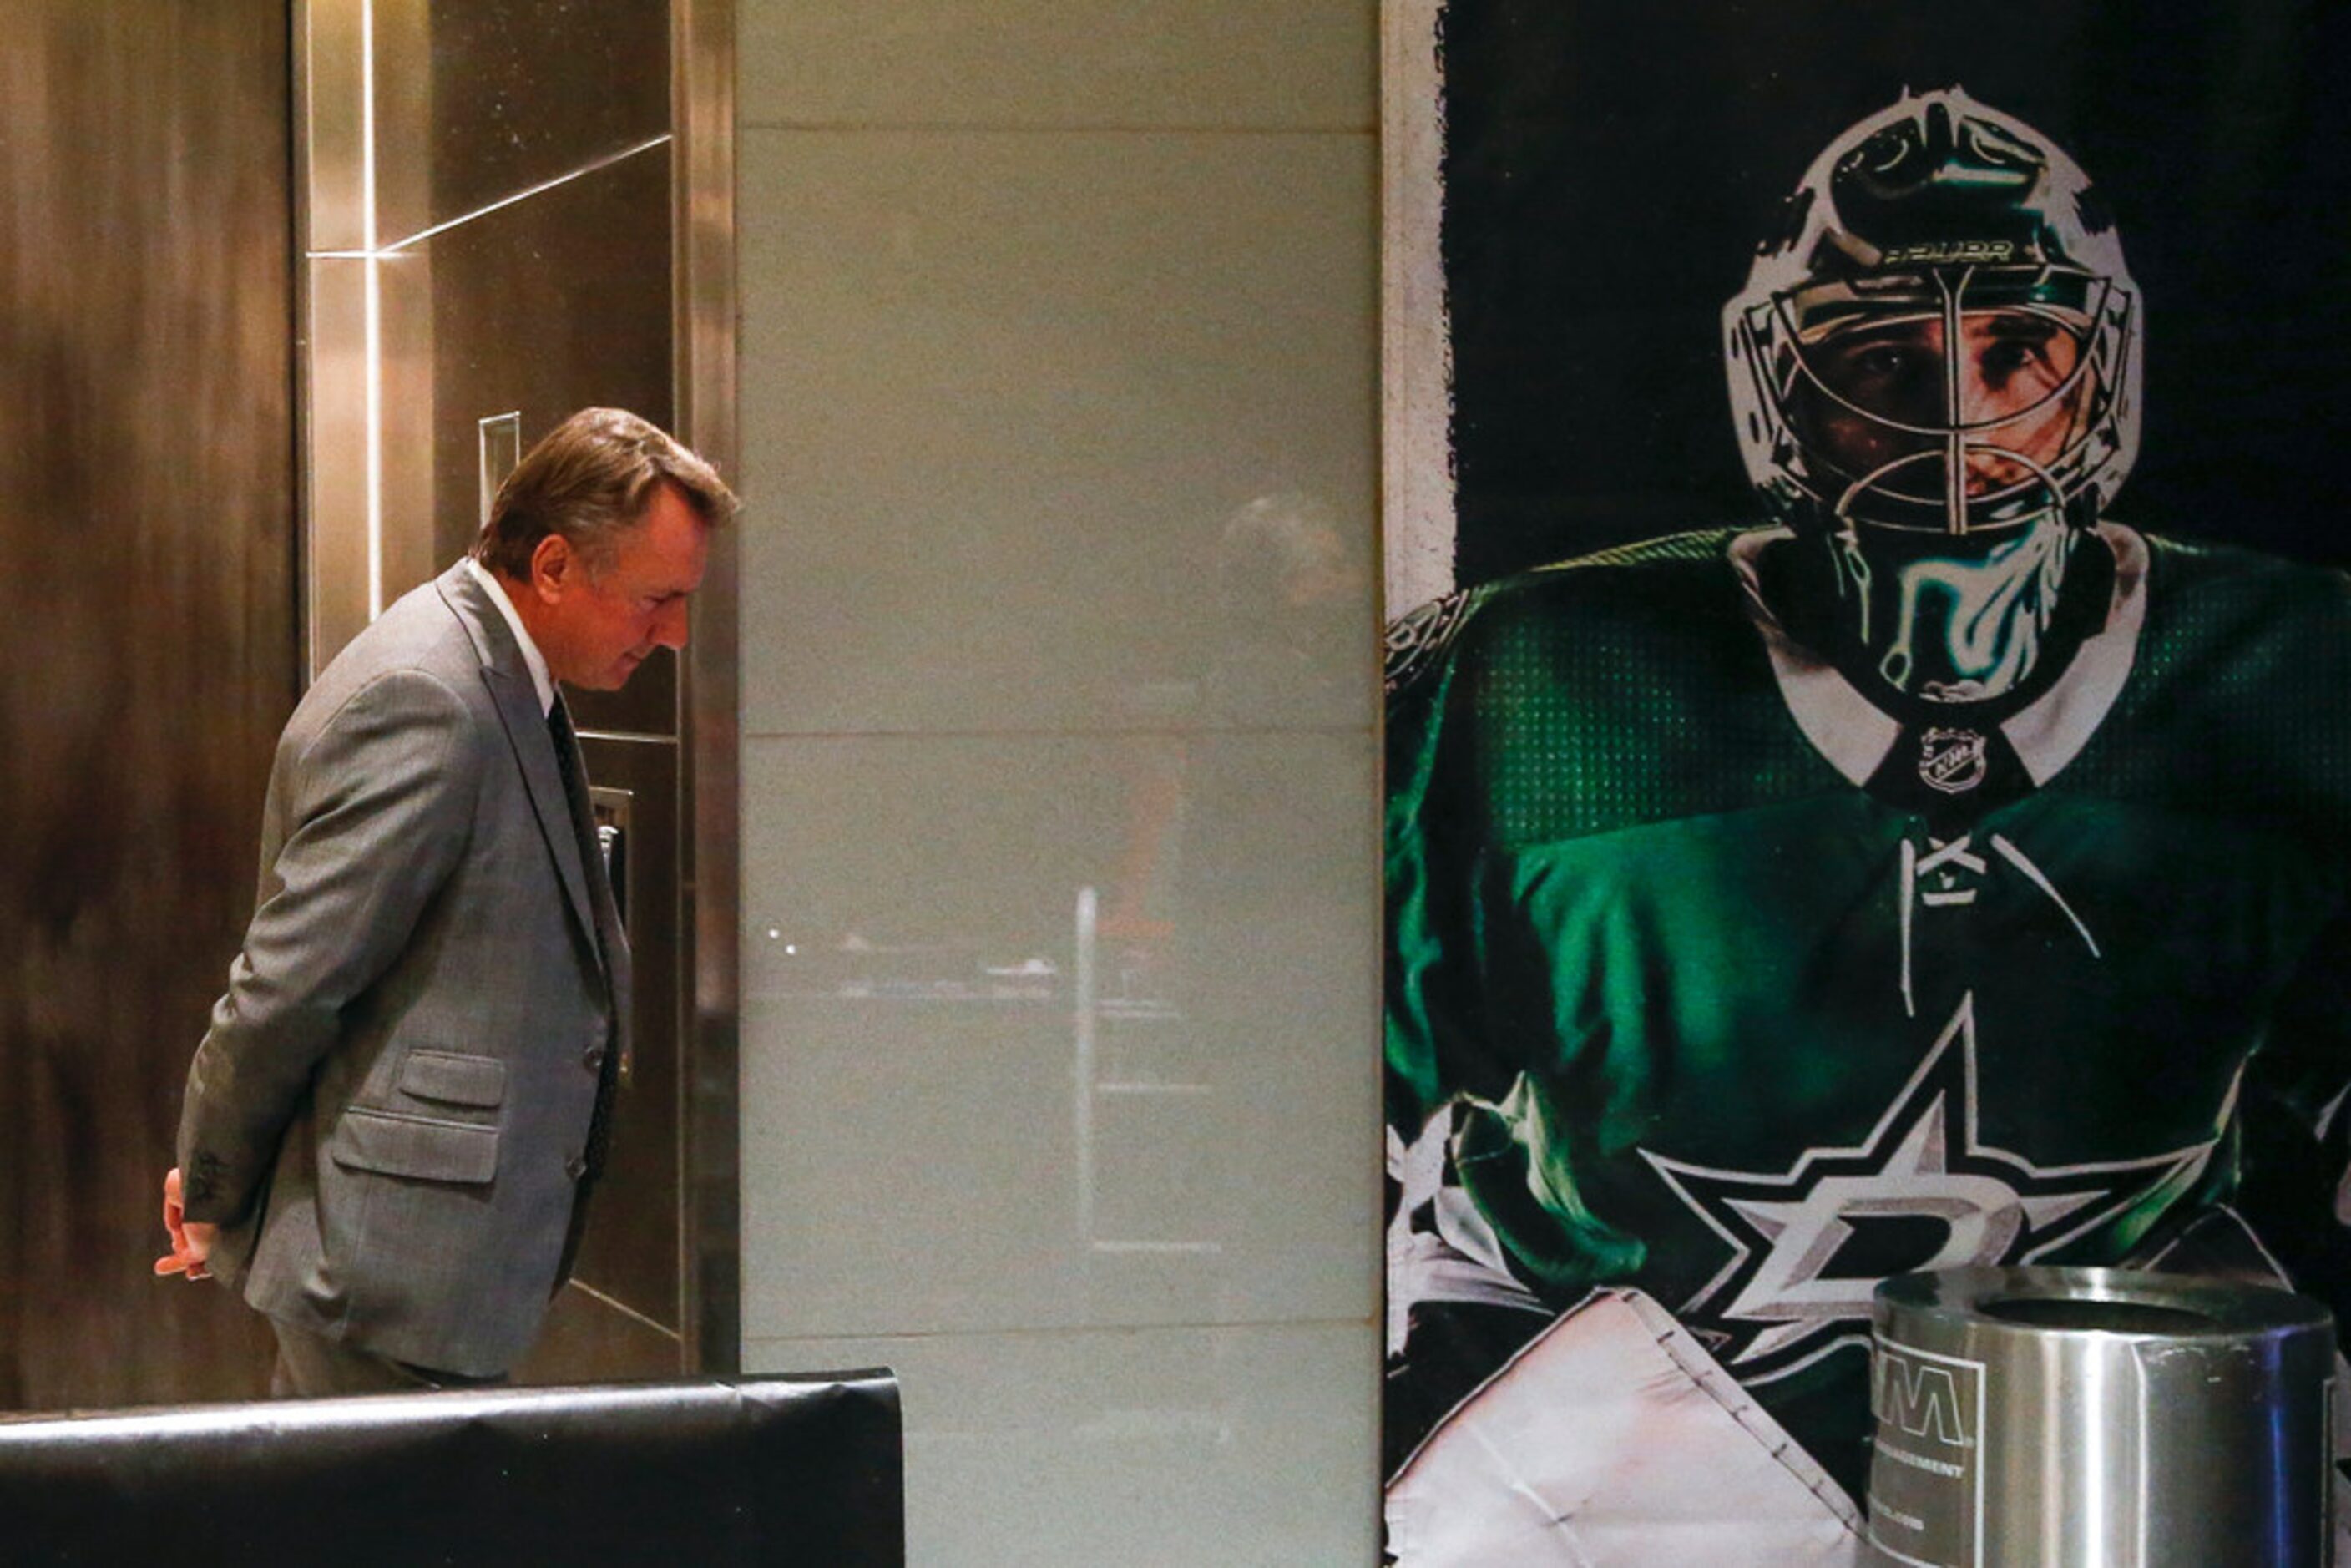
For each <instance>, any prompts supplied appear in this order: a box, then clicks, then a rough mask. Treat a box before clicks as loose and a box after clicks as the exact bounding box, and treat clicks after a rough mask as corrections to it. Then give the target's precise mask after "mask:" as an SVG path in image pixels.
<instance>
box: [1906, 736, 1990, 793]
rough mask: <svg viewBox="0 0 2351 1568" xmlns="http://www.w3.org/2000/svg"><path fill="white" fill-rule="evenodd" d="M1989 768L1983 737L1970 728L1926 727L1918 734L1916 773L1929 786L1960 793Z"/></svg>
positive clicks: (1971, 787) (1973, 786)
mask: <svg viewBox="0 0 2351 1568" xmlns="http://www.w3.org/2000/svg"><path fill="white" fill-rule="evenodd" d="M1989 771H1991V765H1990V763H1989V762H1988V761H1987V760H1986V759H1985V756H1984V737H1982V736H1980V735H1979V734H1978V733H1976V732H1975V731H1974V730H1972V729H1930V730H1928V732H1927V733H1926V734H1925V735H1924V736H1922V737H1920V738H1919V746H1918V777H1919V778H1920V779H1924V780H1926V782H1927V786H1928V788H1929V789H1940V790H1941V791H1942V792H1943V793H1944V794H1946V795H1964V794H1966V793H1967V792H1968V791H1969V790H1970V789H1974V788H1975V787H1976V786H1977V785H1979V784H1980V783H1982V782H1983V781H1984V775H1985V774H1986V773H1987V772H1989Z"/></svg>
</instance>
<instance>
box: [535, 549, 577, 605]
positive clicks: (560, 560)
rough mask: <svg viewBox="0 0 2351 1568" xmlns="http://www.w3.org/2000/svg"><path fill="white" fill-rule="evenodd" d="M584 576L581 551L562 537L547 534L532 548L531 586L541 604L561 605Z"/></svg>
mask: <svg viewBox="0 0 2351 1568" xmlns="http://www.w3.org/2000/svg"><path fill="white" fill-rule="evenodd" d="M579 580H580V552H579V551H578V550H575V549H572V548H571V541H570V540H569V539H567V538H564V537H563V536H562V535H561V534H548V535H545V536H544V537H542V538H540V539H539V541H538V544H537V545H535V546H533V547H532V548H531V552H530V587H531V591H532V592H533V593H535V594H536V595H538V601H539V602H540V603H542V604H554V603H557V602H559V601H560V600H561V599H562V598H563V596H564V594H565V593H566V592H567V591H569V590H570V589H571V588H572V587H573V586H574V585H576V584H577V583H578V581H579Z"/></svg>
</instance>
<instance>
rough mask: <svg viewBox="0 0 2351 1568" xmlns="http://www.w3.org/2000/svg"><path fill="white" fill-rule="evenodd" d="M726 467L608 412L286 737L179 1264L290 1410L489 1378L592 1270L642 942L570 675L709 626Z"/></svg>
mask: <svg viewBox="0 0 2351 1568" xmlns="http://www.w3.org/2000/svg"><path fill="white" fill-rule="evenodd" d="M734 505H735V501H734V497H732V496H731V495H729V494H728V493H727V490H726V486H725V485H724V484H723V483H722V482H721V481H720V480H719V478H718V476H717V475H716V473H715V472H713V471H712V469H711V468H710V466H709V465H707V464H705V462H703V461H702V459H700V458H699V457H697V456H695V455H694V454H693V453H691V452H688V451H687V450H685V448H684V447H683V446H681V445H679V444H677V443H676V442H675V441H674V440H672V439H671V438H670V437H669V436H667V435H665V434H663V433H662V432H661V431H659V430H657V429H655V428H654V427H653V425H651V424H648V423H645V422H644V421H643V420H642V419H639V418H637V417H636V416H635V415H633V414H630V413H622V412H620V411H617V410H612V409H588V410H584V411H582V412H581V413H577V414H574V415H573V416H572V417H571V418H570V419H569V420H567V421H566V422H565V423H563V424H561V425H560V426H559V427H558V428H557V429H556V430H555V431H554V432H553V433H552V434H550V435H549V436H548V438H547V439H546V440H545V441H543V442H541V443H540V444H538V446H537V447H535V448H534V449H533V450H532V451H531V453H530V455H528V456H527V457H525V458H524V459H523V461H522V463H521V464H520V465H519V466H517V468H516V469H515V471H514V473H513V474H512V476H509V477H508V478H507V482H506V484H505V485H504V486H502V487H501V488H500V490H499V492H498V497H497V500H496V504H495V506H494V507H493V508H492V511H491V516H490V520H489V522H488V523H487V524H486V525H485V527H484V528H483V530H482V535H481V538H480V539H479V540H478V541H477V542H476V544H475V547H474V550H473V553H472V555H471V556H470V557H469V558H468V559H464V560H461V561H459V562H458V563H457V564H456V565H455V566H453V567H451V568H450V569H449V570H447V571H444V572H443V573H442V574H441V576H440V577H439V578H438V579H437V580H434V581H433V582H430V583H427V584H425V585H424V586H423V587H421V588H418V589H416V590H415V591H413V592H411V593H409V594H408V595H406V596H405V597H404V598H402V600H401V601H399V602H398V603H396V604H394V605H393V606H392V608H391V609H389V610H387V611H386V612H384V613H383V614H382V615H381V617H380V618H378V619H377V621H376V622H374V624H372V625H371V626H370V627H369V628H368V629H367V630H366V631H365V632H361V633H360V635H359V636H358V637H357V638H355V639H353V641H352V642H351V643H350V646H349V647H347V648H346V649H344V650H343V652H342V653H340V654H339V655H338V656H337V657H336V658H335V660H334V662H333V663H332V664H329V665H328V667H327V669H326V670H325V672H324V673H323V674H320V675H319V679H318V680H317V682H316V683H315V684H314V685H312V686H311V687H310V689H309V691H308V693H307V694H306V695H304V697H303V698H302V701H301V704H300V706H298V707H297V708H296V710H295V713H294V716H293V717H292V719H290V720H289V721H288V722H287V727H286V732H285V735H284V736H283V737H281V738H280V740H279V741H278V745H277V762H276V766H275V768H274V770H273V771H272V773H271V776H270V784H269V795H268V800H267V804H266V807H265V808H264V821H263V827H262V854H261V864H262V871H261V886H260V893H259V898H258V901H257V907H256V910H255V913H254V916H253V924H252V925H251V927H250V928H249V929H248V930H247V932H246V939H245V946H244V950H243V951H242V952H241V953H240V954H239V955H238V956H237V958H236V961H235V964H234V965H233V966H232V967H231V969H230V974H229V985H228V990H227V992H226V994H225V995H224V996H223V997H222V998H221V999H220V1001H219V1002H218V1003H217V1004H216V1005H215V1006H214V1009H213V1016H212V1027H211V1029H210V1030H209V1031H208V1032H207V1033H206V1034H205V1036H204V1040H203V1043H201V1044H200V1045H199V1046H198V1047H197V1048H196V1053H195V1060H194V1061H193V1064H192V1065H191V1067H190V1069H189V1072H188V1086H187V1094H186V1100H185V1103H184V1106H183V1111H182V1114H181V1123H180V1136H179V1160H180V1164H179V1166H178V1168H176V1169H174V1170H173V1171H172V1173H171V1175H170V1176H168V1177H166V1178H165V1184H164V1195H165V1202H164V1210H165V1224H166V1227H167V1228H168V1230H169V1232H170V1234H171V1238H172V1256H171V1257H169V1258H165V1259H162V1260H159V1261H158V1263H157V1264H156V1268H157V1270H158V1271H159V1272H174V1271H183V1272H185V1273H187V1274H188V1275H189V1276H190V1277H191V1278H202V1277H204V1275H205V1274H206V1273H208V1272H210V1273H217V1274H218V1275H220V1276H221V1277H222V1278H223V1280H224V1281H227V1282H229V1283H230V1284H232V1285H235V1286H240V1287H241V1288H242V1291H243V1293H244V1296H245V1299H246V1301H247V1302H248V1303H250V1304H251V1305H252V1306H253V1307H254V1308H255V1309H256V1311H258V1312H262V1313H264V1314H265V1315H266V1316H267V1317H268V1318H269V1320H270V1323H271V1326H272V1328H273V1329H274V1330H275V1331H276V1333H277V1342H278V1358H277V1368H276V1371H275V1373H274V1375H273V1377H272V1384H271V1386H272V1389H273V1391H274V1392H277V1393H279V1394H301V1395H315V1394H330V1393H355V1392H363V1391H367V1390H371V1389H382V1388H400V1387H416V1386H436V1385H449V1384H463V1383H475V1382H483V1381H495V1380H497V1379H499V1378H502V1377H504V1376H505V1375H506V1374H507V1371H508V1370H509V1369H510V1368H511V1367H512V1366H513V1365H514V1364H516V1363H517V1361H518V1360H519V1359H520V1358H521V1356H522V1355H523V1354H524V1352H525V1351H526V1350H527V1349H528V1347H529V1345H530V1343H531V1342H532V1340H533V1339H534V1338H535V1337H536V1336H537V1334H538V1328H539V1324H540V1321H541V1319H542V1318H543V1316H544V1315H545V1312H546V1311H547V1306H548V1301H549V1296H550V1295H551V1294H552V1293H553V1291H555V1290H556V1289H557V1288H558V1287H559V1285H560V1284H561V1282H562V1281H563V1279H564V1277H565V1276H566V1274H567V1273H568V1272H569V1266H570V1260H571V1257H572V1254H573V1252H574V1251H575V1250H576V1249H577V1245H578V1241H579V1237H580V1218H581V1214H582V1211H583V1209H584V1205H585V1198H586V1196H587V1190H588V1187H589V1186H590V1184H592V1182H593V1181H594V1179H595V1176H596V1172H597V1168H598V1166H599V1164H600V1163H601V1155H602V1153H603V1145H604V1122H605V1114H606V1112H607V1110H608V1108H609V1106H610V1104H611V1092H612V1083H613V1079H614V1066H615V1063H616V1062H617V1061H618V1060H619V1056H620V1051H621V1046H622V1040H621V1038H620V1035H621V1031H622V1030H623V1029H625V1028H626V1025H627V1019H628V1016H629V956H628V946H627V942H626V940H625V938H624V937H623V936H622V932H621V928H620V924H619V920H618V917H617V915H616V914H615V912H614V909H613V904H612V895H611V888H610V886H609V885H608V884H607V883H606V881H605V877H604V871H603V865H602V859H601V855H599V854H598V853H597V852H596V851H595V847H594V838H593V832H594V830H593V825H592V823H591V822H590V819H589V807H588V797H587V790H586V785H585V779H584V774H583V773H582V770H581V767H580V756H579V749H578V746H577V743H576V741H575V739H574V737H573V736H572V733H571V728H570V720H569V715H568V714H567V713H566V711H565V708H564V706H563V703H562V699H561V697H560V696H559V695H558V693H557V691H556V685H555V683H556V682H558V681H562V682H568V683H569V684H571V685H576V686H584V687H589V688H592V689H599V690H610V689H613V688H616V687H618V686H620V685H622V683H623V682H625V681H626V680H627V679H628V678H629V676H630V674H632V672H633V671H634V670H635V669H636V667H637V665H638V664H640V663H642V662H643V660H644V659H645V658H646V657H647V656H648V655H649V654H651V653H653V650H654V649H656V648H660V647H669V648H680V647H683V646H684V643H685V639H686V601H687V597H688V595H690V594H691V593H692V592H693V591H694V590H695V588H696V587H697V586H698V585H699V584H700V582H701V580H702V574H703V567H704V562H705V558H706V556H707V553H708V549H709V535H710V530H711V529H712V528H713V527H715V526H716V524H717V523H719V522H720V521H721V520H722V519H724V518H725V517H726V516H727V515H728V514H729V513H731V511H732V510H733V508H734Z"/></svg>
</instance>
